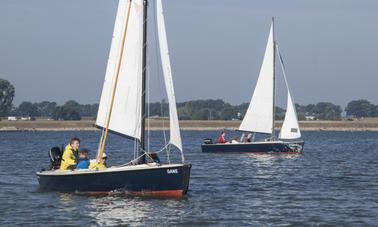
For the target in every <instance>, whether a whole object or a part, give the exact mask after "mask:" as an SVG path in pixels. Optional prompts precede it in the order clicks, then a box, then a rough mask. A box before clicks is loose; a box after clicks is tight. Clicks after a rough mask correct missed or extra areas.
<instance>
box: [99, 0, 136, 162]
mask: <svg viewBox="0 0 378 227" xmlns="http://www.w3.org/2000/svg"><path fill="white" fill-rule="evenodd" d="M131 4H132V0H130V1H129V5H128V8H127V14H126V21H125V30H124V32H123V35H122V43H121V52H120V57H119V61H118V64H117V71H116V75H115V79H114V84H113V90H112V96H111V101H110V106H109V112H108V115H107V117H106V124H105V127H104V130H103V131H102V135H101V139H100V145H101V146H99V150H98V153H97V160H99V159H100V157H101V156H102V155H103V153H104V149H105V144H106V140H107V137H108V132H109V125H110V119H111V116H112V111H113V105H114V97H115V93H116V90H117V84H118V78H119V73H120V70H121V62H122V60H123V57H124V48H125V40H126V34H127V29H128V27H129V18H130V11H131Z"/></svg>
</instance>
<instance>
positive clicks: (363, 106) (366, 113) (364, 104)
mask: <svg viewBox="0 0 378 227" xmlns="http://www.w3.org/2000/svg"><path fill="white" fill-rule="evenodd" d="M345 111H346V113H347V115H348V116H355V117H358V118H361V117H370V116H373V115H374V112H375V106H374V105H372V104H371V103H370V102H369V101H368V100H366V99H359V100H353V101H351V102H349V103H348V105H347V107H346V108H345Z"/></svg>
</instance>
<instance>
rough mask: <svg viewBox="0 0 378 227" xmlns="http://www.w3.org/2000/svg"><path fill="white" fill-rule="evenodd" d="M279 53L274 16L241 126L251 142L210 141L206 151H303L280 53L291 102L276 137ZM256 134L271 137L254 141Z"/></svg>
mask: <svg viewBox="0 0 378 227" xmlns="http://www.w3.org/2000/svg"><path fill="white" fill-rule="evenodd" d="M277 52H279V51H278V45H277V44H276V42H275V38H274V19H272V24H271V27H270V32H269V37H268V41H267V45H266V49H265V55H264V59H263V63H262V66H261V69H260V73H259V77H258V80H257V83H256V87H255V90H254V92H253V95H252V98H251V102H250V104H249V106H248V109H247V112H246V114H245V116H244V119H243V121H242V123H241V124H240V126H239V131H242V132H246V133H249V134H250V136H249V137H247V138H249V139H248V141H240V143H215V144H214V143H212V142H207V143H204V144H203V145H202V151H203V152H264V153H265V152H285V153H287V152H302V150H303V145H304V143H303V141H301V140H299V139H300V137H301V133H300V129H299V123H298V119H297V114H296V111H295V106H294V102H293V99H292V96H291V93H290V89H289V85H288V82H287V79H286V73H285V67H284V64H283V61H282V57H281V55H280V54H279V57H280V58H279V60H280V63H281V67H282V71H283V75H284V78H285V83H286V87H287V91H288V93H287V94H288V97H287V99H288V101H287V108H286V115H285V119H284V122H283V125H282V128H281V132H280V135H279V139H277V138H276V136H275V129H274V126H275V119H274V115H275V102H276V100H275V99H276V73H275V62H276V54H277ZM255 133H261V134H268V135H269V137H268V138H266V139H265V140H264V141H251V140H252V138H254V134H255ZM242 137H243V136H242Z"/></svg>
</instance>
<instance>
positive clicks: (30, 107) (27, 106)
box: [16, 102, 38, 117]
mask: <svg viewBox="0 0 378 227" xmlns="http://www.w3.org/2000/svg"><path fill="white" fill-rule="evenodd" d="M16 113H17V115H19V116H30V117H35V116H38V107H37V105H34V104H33V103H31V102H22V103H21V104H20V105H19V106H18V108H17V110H16Z"/></svg>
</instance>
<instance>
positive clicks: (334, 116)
mask: <svg viewBox="0 0 378 227" xmlns="http://www.w3.org/2000/svg"><path fill="white" fill-rule="evenodd" d="M341 112H342V110H341V107H340V106H337V105H334V104H332V103H330V102H319V103H317V104H316V115H315V116H316V118H317V119H321V120H340V119H341Z"/></svg>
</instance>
